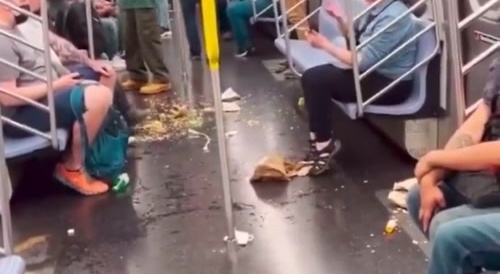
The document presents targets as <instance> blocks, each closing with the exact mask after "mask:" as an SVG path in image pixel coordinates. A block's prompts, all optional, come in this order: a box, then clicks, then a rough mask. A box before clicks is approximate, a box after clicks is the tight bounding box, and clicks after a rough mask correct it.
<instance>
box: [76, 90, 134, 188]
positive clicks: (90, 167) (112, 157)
mask: <svg viewBox="0 0 500 274" xmlns="http://www.w3.org/2000/svg"><path fill="white" fill-rule="evenodd" d="M71 108H72V110H73V113H74V114H75V117H76V119H77V121H78V123H79V125H80V134H81V137H80V138H81V141H82V148H83V152H84V153H83V154H84V156H83V157H84V161H83V162H84V166H85V170H86V171H87V173H88V174H89V175H91V176H92V177H94V178H96V179H100V180H103V181H106V182H111V181H112V180H114V179H115V178H116V177H118V176H119V175H120V174H121V173H122V172H124V169H125V164H126V158H127V146H128V138H129V130H128V126H127V123H126V122H125V119H124V118H123V116H122V115H121V114H120V113H119V112H118V111H117V110H116V109H114V108H113V107H111V108H110V110H109V112H108V114H107V116H106V118H105V119H104V121H103V123H102V125H101V130H100V131H99V132H98V133H97V136H96V137H95V139H94V141H93V142H92V144H91V145H89V141H88V136H87V127H86V126H85V123H84V121H83V114H84V113H85V111H87V110H86V109H85V99H84V92H83V87H82V88H78V89H74V90H73V91H72V92H71Z"/></svg>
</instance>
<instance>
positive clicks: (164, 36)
mask: <svg viewBox="0 0 500 274" xmlns="http://www.w3.org/2000/svg"><path fill="white" fill-rule="evenodd" d="M160 38H161V39H162V40H166V39H170V38H172V31H170V30H165V31H164V32H162V34H161V36H160Z"/></svg>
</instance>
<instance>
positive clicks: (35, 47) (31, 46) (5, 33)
mask: <svg viewBox="0 0 500 274" xmlns="http://www.w3.org/2000/svg"><path fill="white" fill-rule="evenodd" d="M0 35H3V36H7V37H9V38H10V39H12V40H16V41H17V42H19V43H21V44H23V45H25V46H28V47H30V48H32V49H36V50H38V51H43V49H42V48H40V47H38V46H35V45H32V44H30V43H29V42H28V41H26V40H24V39H23V38H21V37H19V36H17V35H14V34H12V33H9V32H8V31H5V30H3V29H0Z"/></svg>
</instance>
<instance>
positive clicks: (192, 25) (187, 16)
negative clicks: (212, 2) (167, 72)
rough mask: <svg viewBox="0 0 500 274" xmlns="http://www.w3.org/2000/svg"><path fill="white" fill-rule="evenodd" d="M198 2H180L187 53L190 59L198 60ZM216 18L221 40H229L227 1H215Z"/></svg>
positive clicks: (199, 43)
mask: <svg viewBox="0 0 500 274" xmlns="http://www.w3.org/2000/svg"><path fill="white" fill-rule="evenodd" d="M199 2H200V1H199V0H183V1H181V6H182V15H183V16H184V25H185V26H186V35H187V39H188V43H189V53H190V55H191V58H192V59H194V60H198V59H200V57H201V42H200V36H199V31H198V24H197V21H198V20H197V19H196V5H197V4H198V3H199ZM216 5H217V16H218V19H219V20H218V22H219V30H220V32H221V33H222V39H224V40H229V39H231V32H230V27H229V22H228V19H227V17H226V7H227V0H216Z"/></svg>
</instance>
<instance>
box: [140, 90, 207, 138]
mask: <svg viewBox="0 0 500 274" xmlns="http://www.w3.org/2000/svg"><path fill="white" fill-rule="evenodd" d="M147 102H148V103H149V109H150V110H151V111H150V113H149V115H148V116H147V117H146V119H144V121H142V123H140V124H139V125H137V126H136V127H135V128H134V129H135V132H136V134H135V136H134V137H135V141H137V142H152V141H161V140H166V139H170V138H175V137H179V136H186V135H187V134H188V130H189V129H193V128H200V127H202V126H203V111H202V110H197V109H189V107H188V106H187V105H184V104H180V103H172V102H168V101H165V99H163V98H157V99H156V98H151V99H148V100H147Z"/></svg>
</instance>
